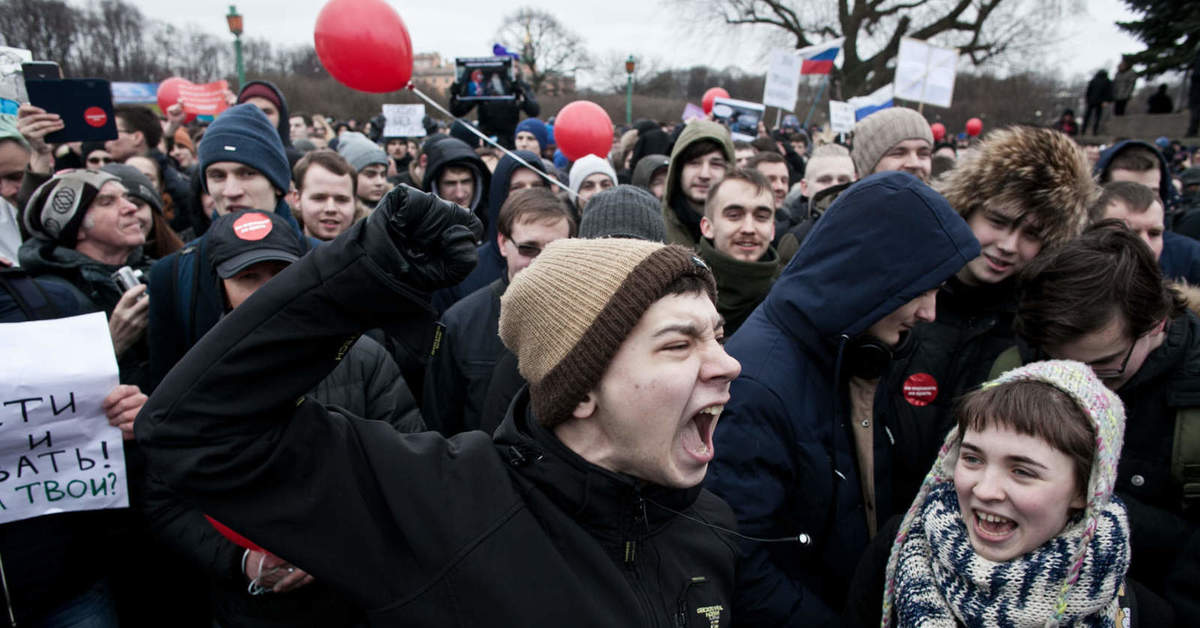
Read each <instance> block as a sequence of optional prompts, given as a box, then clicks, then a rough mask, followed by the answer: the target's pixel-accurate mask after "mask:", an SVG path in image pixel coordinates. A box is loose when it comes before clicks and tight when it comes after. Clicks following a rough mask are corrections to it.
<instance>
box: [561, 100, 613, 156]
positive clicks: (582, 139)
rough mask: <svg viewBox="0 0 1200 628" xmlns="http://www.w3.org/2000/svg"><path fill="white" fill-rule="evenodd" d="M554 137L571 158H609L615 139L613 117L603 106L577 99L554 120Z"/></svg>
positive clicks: (565, 153) (564, 152)
mask: <svg viewBox="0 0 1200 628" xmlns="http://www.w3.org/2000/svg"><path fill="white" fill-rule="evenodd" d="M554 140H555V141H556V142H558V148H559V149H560V150H562V152H563V154H564V155H566V156H567V159H570V160H571V161H575V160H576V159H579V158H580V157H583V156H585V155H596V156H598V157H607V156H608V151H609V149H611V148H612V142H613V123H612V119H611V118H609V117H608V113H607V112H605V111H604V109H603V108H602V107H601V106H600V105H597V104H596V103H594V102H591V101H589V100H576V101H575V102H573V103H569V104H567V106H566V107H563V108H562V111H559V112H558V117H556V118H555V119H554Z"/></svg>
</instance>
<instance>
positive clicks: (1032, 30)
mask: <svg viewBox="0 0 1200 628" xmlns="http://www.w3.org/2000/svg"><path fill="white" fill-rule="evenodd" d="M681 1H682V0H681ZM1077 4H1078V0H1049V1H1039V0H823V1H821V2H815V1H811V0H810V1H808V2H802V1H801V0H705V6H704V7H702V8H701V9H700V10H693V12H692V14H693V15H707V16H711V18H709V19H710V21H716V22H718V23H720V24H728V25H736V26H756V27H761V28H762V29H763V30H764V31H765V32H766V33H768V34H772V35H776V36H777V37H776V39H777V40H778V38H779V37H778V36H782V37H784V38H786V40H787V43H788V45H791V46H793V47H795V48H803V47H805V46H809V45H812V44H814V43H820V42H821V41H824V40H827V39H832V38H835V37H845V38H846V41H845V44H844V45H843V52H844V55H845V56H844V63H843V66H842V68H841V70H840V71H836V70H835V72H834V75H833V76H832V77H831V78H832V79H833V81H834V84H835V86H837V88H836V89H837V91H838V92H840V93H841V94H842V96H843V97H850V96H854V95H858V94H863V93H867V92H870V91H872V90H874V89H876V88H878V87H880V86H882V85H884V84H886V83H887V82H889V81H890V80H891V79H892V75H891V72H889V71H888V69H889V68H890V67H894V59H895V57H896V54H897V52H898V51H899V49H900V40H901V39H902V38H903V37H912V38H915V39H921V40H932V43H935V44H937V45H943V46H952V47H957V48H958V50H959V52H960V53H961V54H962V55H963V56H964V57H966V58H967V59H969V60H970V61H971V62H972V63H974V64H975V65H980V64H982V63H984V62H986V61H988V60H991V59H994V58H996V57H997V56H998V55H1002V54H1004V53H1006V52H1011V51H1014V50H1018V49H1020V50H1027V49H1029V48H1031V47H1032V48H1037V47H1039V46H1041V45H1045V44H1046V43H1047V42H1048V41H1049V38H1050V36H1051V34H1052V33H1053V30H1054V28H1055V27H1056V26H1057V24H1058V23H1059V21H1060V20H1061V18H1062V17H1063V15H1064V14H1065V13H1066V10H1067V8H1074V7H1075V5H1077ZM693 9H694V7H693Z"/></svg>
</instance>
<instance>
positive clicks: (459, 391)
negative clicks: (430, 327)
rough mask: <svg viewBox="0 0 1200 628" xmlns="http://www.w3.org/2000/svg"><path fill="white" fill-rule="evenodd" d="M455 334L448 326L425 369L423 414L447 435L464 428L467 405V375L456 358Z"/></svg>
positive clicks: (428, 422) (456, 432)
mask: <svg viewBox="0 0 1200 628" xmlns="http://www.w3.org/2000/svg"><path fill="white" fill-rule="evenodd" d="M454 336H455V334H454V333H452V331H451V330H449V329H447V331H446V333H444V334H443V335H442V341H441V344H440V345H439V346H438V348H437V352H436V353H434V354H433V356H432V357H431V358H429V366H428V367H426V369H425V392H424V393H423V394H422V395H421V402H422V404H424V405H422V407H421V416H423V417H424V418H425V423H426V424H428V425H429V429H432V430H437V431H439V432H441V433H442V435H444V436H453V435H455V434H458V433H459V432H462V431H463V430H464V429H465V427H464V426H463V412H464V410H465V407H466V398H467V378H466V375H464V374H463V372H462V369H460V368H459V365H458V361H457V360H455V359H454V351H455V347H454V346H453V345H454Z"/></svg>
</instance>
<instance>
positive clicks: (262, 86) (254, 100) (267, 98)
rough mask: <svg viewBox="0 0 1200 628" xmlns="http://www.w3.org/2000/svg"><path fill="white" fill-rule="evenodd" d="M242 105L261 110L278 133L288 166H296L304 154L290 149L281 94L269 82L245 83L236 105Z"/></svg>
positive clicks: (283, 100)
mask: <svg viewBox="0 0 1200 628" xmlns="http://www.w3.org/2000/svg"><path fill="white" fill-rule="evenodd" d="M242 103H250V104H252V105H254V106H255V107H258V108H259V109H260V110H262V112H263V113H264V114H265V115H266V116H267V119H268V120H270V121H271V124H272V125H274V126H275V130H277V131H278V132H279V141H280V142H281V143H282V144H283V152H284V154H285V155H286V156H287V161H288V166H289V167H291V166H294V165H296V162H297V161H299V160H300V158H301V157H303V156H304V154H303V153H301V152H300V151H299V150H296V149H295V148H293V147H292V129H291V126H290V124H291V123H290V121H289V117H288V106H287V99H285V98H284V97H283V92H281V91H279V88H278V87H276V86H275V84H274V83H272V82H270V81H247V82H246V84H245V85H243V86H242V89H241V90H239V91H238V96H237V104H239V105H240V104H242Z"/></svg>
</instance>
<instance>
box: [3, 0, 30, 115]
mask: <svg viewBox="0 0 1200 628" xmlns="http://www.w3.org/2000/svg"><path fill="white" fill-rule="evenodd" d="M10 10H11V9H10ZM30 61H33V53H32V52H29V51H28V50H26V49H24V48H10V47H8V46H0V98H7V99H9V100H15V101H17V102H29V96H28V95H26V94H25V73H24V72H22V71H21V64H22V63H29V62H30Z"/></svg>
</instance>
